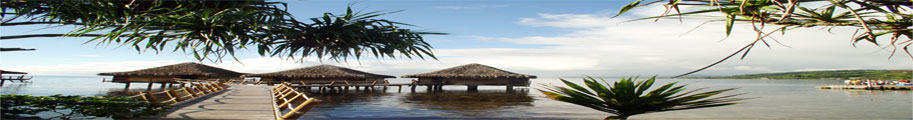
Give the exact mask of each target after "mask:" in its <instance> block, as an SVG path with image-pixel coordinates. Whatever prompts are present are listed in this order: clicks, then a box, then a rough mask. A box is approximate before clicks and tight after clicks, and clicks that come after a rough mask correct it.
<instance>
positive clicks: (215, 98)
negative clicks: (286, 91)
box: [159, 85, 276, 120]
mask: <svg viewBox="0 0 913 120" xmlns="http://www.w3.org/2000/svg"><path fill="white" fill-rule="evenodd" d="M269 89H270V88H269V87H268V86H252V85H232V87H230V88H229V89H228V90H227V91H222V92H220V93H214V94H213V95H210V96H206V97H208V98H201V99H197V100H194V101H187V102H186V103H181V104H176V105H175V106H172V108H171V109H169V110H168V111H169V112H168V113H166V114H165V115H163V116H162V117H161V118H159V119H219V120H224V119H245V120H274V119H276V118H275V117H274V115H273V105H272V103H271V100H270V99H272V98H271V97H270V92H269Z"/></svg>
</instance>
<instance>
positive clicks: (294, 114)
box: [282, 99, 321, 119]
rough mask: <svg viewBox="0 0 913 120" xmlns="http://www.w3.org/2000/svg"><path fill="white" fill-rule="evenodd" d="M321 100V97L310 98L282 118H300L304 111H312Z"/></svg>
mask: <svg viewBox="0 0 913 120" xmlns="http://www.w3.org/2000/svg"><path fill="white" fill-rule="evenodd" d="M320 102H321V101H320V100H319V99H308V100H307V101H304V103H301V105H298V106H297V107H295V109H292V111H289V112H288V113H286V114H285V115H282V119H298V117H301V115H304V113H307V112H308V111H311V109H313V108H314V107H316V106H317V104H319V103H320Z"/></svg>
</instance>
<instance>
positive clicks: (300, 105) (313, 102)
mask: <svg viewBox="0 0 913 120" xmlns="http://www.w3.org/2000/svg"><path fill="white" fill-rule="evenodd" d="M289 85H291V83H288V82H283V83H282V84H278V85H276V87H275V88H273V89H272V94H271V95H272V96H273V98H274V99H273V109H274V110H275V111H274V112H275V115H276V119H277V120H292V119H298V118H299V117H301V115H304V114H305V113H307V112H308V111H310V110H311V109H313V108H314V107H317V105H318V104H320V102H321V100H320V99H316V98H310V97H308V96H307V95H305V94H303V93H301V92H298V91H296V90H295V89H293V88H291V87H289Z"/></svg>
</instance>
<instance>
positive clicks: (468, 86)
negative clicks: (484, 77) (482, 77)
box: [466, 85, 479, 91]
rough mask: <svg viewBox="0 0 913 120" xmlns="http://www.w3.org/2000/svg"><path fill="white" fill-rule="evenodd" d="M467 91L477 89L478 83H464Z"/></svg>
mask: <svg viewBox="0 0 913 120" xmlns="http://www.w3.org/2000/svg"><path fill="white" fill-rule="evenodd" d="M466 90H468V91H479V85H466Z"/></svg>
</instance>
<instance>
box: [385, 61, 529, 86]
mask: <svg viewBox="0 0 913 120" xmlns="http://www.w3.org/2000/svg"><path fill="white" fill-rule="evenodd" d="M400 77H401V78H419V79H418V82H419V83H430V84H445V85H454V84H455V85H471V86H472V85H507V86H528V85H529V79H530V78H536V76H535V75H525V74H518V73H514V72H509V71H505V70H501V69H498V68H495V67H491V66H487V65H482V64H477V63H473V64H466V65H461V66H456V67H452V68H447V69H443V70H438V71H434V72H429V73H422V74H414V75H404V76H400Z"/></svg>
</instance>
